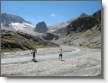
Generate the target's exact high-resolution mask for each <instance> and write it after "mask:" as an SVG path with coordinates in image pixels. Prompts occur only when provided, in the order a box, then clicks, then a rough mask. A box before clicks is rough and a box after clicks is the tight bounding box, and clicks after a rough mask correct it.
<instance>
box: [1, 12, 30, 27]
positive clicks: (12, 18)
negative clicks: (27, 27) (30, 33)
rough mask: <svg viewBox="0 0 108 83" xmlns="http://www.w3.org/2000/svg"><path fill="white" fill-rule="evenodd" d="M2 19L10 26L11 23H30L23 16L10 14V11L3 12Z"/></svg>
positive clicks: (4, 23)
mask: <svg viewBox="0 0 108 83" xmlns="http://www.w3.org/2000/svg"><path fill="white" fill-rule="evenodd" d="M0 21H1V23H2V24H3V25H5V26H9V24H11V23H23V22H25V23H29V24H31V23H30V22H29V21H26V20H24V19H23V18H22V17H20V16H17V15H13V14H8V13H2V14H1V17H0Z"/></svg>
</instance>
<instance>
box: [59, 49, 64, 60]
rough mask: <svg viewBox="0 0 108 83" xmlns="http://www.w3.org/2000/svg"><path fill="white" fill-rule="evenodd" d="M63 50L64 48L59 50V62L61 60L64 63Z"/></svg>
mask: <svg viewBox="0 0 108 83" xmlns="http://www.w3.org/2000/svg"><path fill="white" fill-rule="evenodd" d="M62 53H63V50H62V48H60V49H59V60H61V61H62V56H63V54H62Z"/></svg>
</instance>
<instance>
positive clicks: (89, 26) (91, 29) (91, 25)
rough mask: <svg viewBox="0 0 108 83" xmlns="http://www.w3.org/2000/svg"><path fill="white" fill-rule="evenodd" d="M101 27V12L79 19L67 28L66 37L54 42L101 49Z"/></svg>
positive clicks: (63, 36)
mask: <svg viewBox="0 0 108 83" xmlns="http://www.w3.org/2000/svg"><path fill="white" fill-rule="evenodd" d="M101 25H102V24H101V10H99V11H97V12H95V13H94V14H93V15H91V16H83V17H82V16H81V17H78V18H77V19H75V20H73V21H71V22H70V23H69V24H68V25H67V26H65V27H66V28H65V32H64V35H62V36H61V38H60V39H58V40H57V41H54V42H56V43H59V44H69V45H77V46H87V47H94V48H100V47H101V34H102V33H101V28H102V27H101Z"/></svg>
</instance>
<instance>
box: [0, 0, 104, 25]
mask: <svg viewBox="0 0 108 83" xmlns="http://www.w3.org/2000/svg"><path fill="white" fill-rule="evenodd" d="M101 7H102V4H101V1H100V0H99V1H2V3H1V11H2V12H3V13H4V12H5V13H9V14H14V15H17V16H21V17H22V18H24V19H25V20H27V21H30V22H31V23H33V25H35V24H36V23H38V22H40V21H45V22H46V23H47V25H50V26H51V25H55V24H58V23H61V22H64V21H66V20H70V19H74V18H76V17H78V16H80V14H81V13H86V14H88V15H92V14H93V13H94V12H96V11H98V10H99V9H101Z"/></svg>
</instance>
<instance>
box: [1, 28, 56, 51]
mask: <svg viewBox="0 0 108 83" xmlns="http://www.w3.org/2000/svg"><path fill="white" fill-rule="evenodd" d="M48 46H57V44H54V43H51V42H46V41H43V40H41V39H40V38H39V37H36V36H32V35H29V34H25V33H22V32H17V33H16V32H12V31H4V30H3V31H2V33H1V48H2V50H3V51H6V50H10V51H12V50H16V49H20V50H27V49H32V48H38V47H48Z"/></svg>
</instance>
